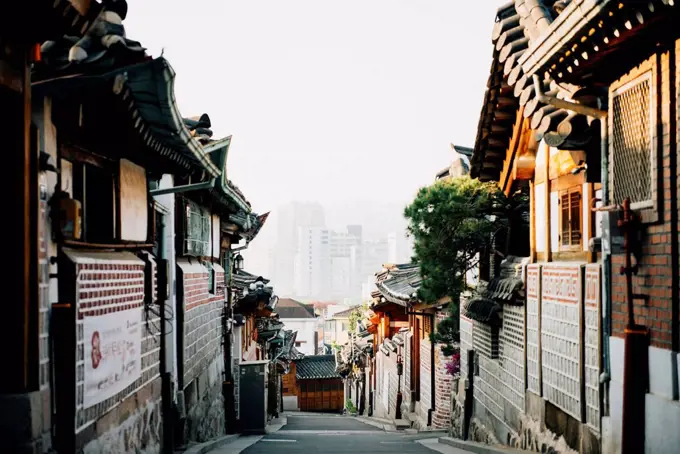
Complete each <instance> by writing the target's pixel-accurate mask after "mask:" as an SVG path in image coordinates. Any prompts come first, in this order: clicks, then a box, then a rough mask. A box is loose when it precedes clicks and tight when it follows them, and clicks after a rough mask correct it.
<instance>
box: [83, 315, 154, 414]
mask: <svg viewBox="0 0 680 454" xmlns="http://www.w3.org/2000/svg"><path fill="white" fill-rule="evenodd" d="M141 329H142V308H135V309H130V310H126V311H120V312H113V313H109V314H105V315H99V316H93V317H85V319H84V320H83V331H84V334H85V336H84V342H85V358H84V359H85V394H84V396H83V397H84V399H83V405H84V407H85V408H88V407H91V406H93V405H96V404H98V403H100V402H103V401H105V400H106V399H109V398H111V397H113V396H115V395H116V394H118V393H119V392H121V391H123V390H124V389H125V388H127V387H128V386H130V385H131V384H133V383H134V382H135V381H136V380H137V379H138V378H139V377H140V376H141V374H142V367H141V351H142V332H141Z"/></svg>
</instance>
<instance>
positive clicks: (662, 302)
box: [612, 53, 678, 349]
mask: <svg viewBox="0 0 680 454" xmlns="http://www.w3.org/2000/svg"><path fill="white" fill-rule="evenodd" d="M669 69H670V65H669V54H668V53H665V54H663V55H661V58H660V74H661V78H660V87H659V88H660V94H661V99H660V102H659V108H660V109H661V118H660V120H661V125H660V130H659V132H660V136H659V144H660V147H661V152H660V155H659V159H658V164H659V167H660V168H661V174H660V175H659V178H660V180H661V183H660V187H659V190H660V194H659V195H660V198H659V207H660V216H659V222H658V223H656V224H647V225H646V229H645V234H644V236H643V240H642V241H643V247H642V255H643V256H642V261H641V263H640V270H639V272H638V275H637V276H634V277H633V293H636V294H642V295H646V296H647V297H648V301H646V302H645V301H635V308H634V311H635V318H636V323H638V324H643V325H645V326H647V327H649V328H650V332H651V345H652V346H655V347H660V348H664V349H670V348H671V347H672V336H673V334H672V332H673V328H672V326H671V325H672V311H673V308H672V301H673V294H674V292H678V289H677V288H674V287H673V273H678V270H677V269H675V270H674V269H673V260H672V257H673V255H674V254H678V251H673V241H672V236H673V230H672V229H671V219H672V215H673V214H672V210H671V191H677V190H678V188H677V183H676V187H674V188H671V182H672V179H671V170H673V172H677V165H676V168H675V169H671V152H674V153H675V150H674V149H673V147H671V146H670V138H671V125H672V122H671V121H670V119H671V115H677V113H676V112H673V113H671V112H670V106H672V103H671V102H670V83H671V77H670V72H669ZM676 209H677V208H676ZM624 261H625V256H624V255H623V254H616V255H613V256H612V264H613V270H614V271H613V273H612V323H613V326H612V333H613V335H614V336H617V337H623V329H624V327H625V325H626V321H627V301H626V298H627V296H626V278H625V276H622V275H620V274H619V273H618V272H617V270H618V269H619V268H620V267H621V266H623V264H624Z"/></svg>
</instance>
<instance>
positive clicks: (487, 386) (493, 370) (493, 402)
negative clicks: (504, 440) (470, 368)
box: [474, 355, 504, 421]
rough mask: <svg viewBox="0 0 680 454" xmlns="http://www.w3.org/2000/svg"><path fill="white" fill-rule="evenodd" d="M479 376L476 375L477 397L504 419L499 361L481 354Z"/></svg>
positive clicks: (494, 413)
mask: <svg viewBox="0 0 680 454" xmlns="http://www.w3.org/2000/svg"><path fill="white" fill-rule="evenodd" d="M478 358H479V376H477V377H475V387H474V396H475V399H476V400H477V401H478V402H479V403H480V404H482V405H483V406H484V407H486V409H487V410H488V411H489V412H490V413H491V414H492V415H494V416H495V417H496V418H498V419H499V420H500V421H503V415H504V410H503V398H502V396H501V388H502V384H501V379H500V370H499V369H500V367H499V365H498V361H497V360H494V359H489V358H486V357H485V356H483V355H479V356H478Z"/></svg>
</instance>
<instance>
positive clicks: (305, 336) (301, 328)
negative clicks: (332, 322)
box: [281, 318, 322, 355]
mask: <svg viewBox="0 0 680 454" xmlns="http://www.w3.org/2000/svg"><path fill="white" fill-rule="evenodd" d="M281 321H282V322H283V323H284V325H285V329H288V330H293V331H297V332H298V334H297V341H298V342H302V344H301V345H300V346H299V347H296V348H297V349H298V351H299V352H301V353H304V354H305V355H314V354H316V352H315V351H314V333H315V332H316V326H317V320H316V319H315V318H282V319H281ZM321 342H322V340H321V339H319V343H321Z"/></svg>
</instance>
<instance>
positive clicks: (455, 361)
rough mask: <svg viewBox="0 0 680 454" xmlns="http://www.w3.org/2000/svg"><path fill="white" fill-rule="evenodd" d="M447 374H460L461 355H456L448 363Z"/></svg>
mask: <svg viewBox="0 0 680 454" xmlns="http://www.w3.org/2000/svg"><path fill="white" fill-rule="evenodd" d="M446 373H447V374H449V375H451V376H455V375H458V374H459V373H460V353H454V354H453V355H452V356H451V361H449V362H448V363H446Z"/></svg>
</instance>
